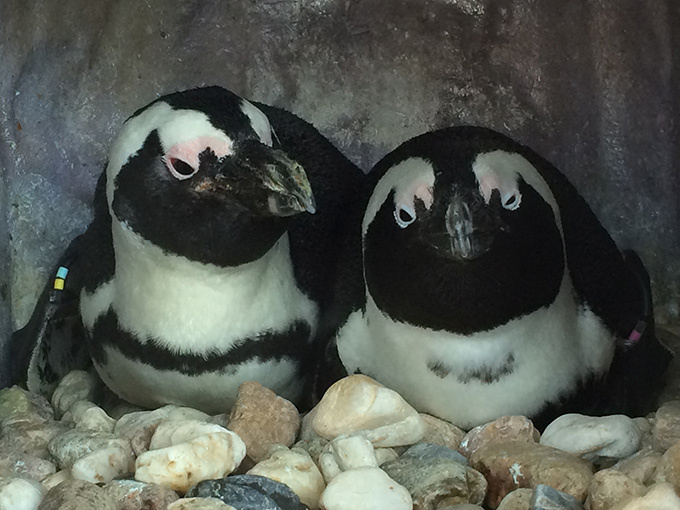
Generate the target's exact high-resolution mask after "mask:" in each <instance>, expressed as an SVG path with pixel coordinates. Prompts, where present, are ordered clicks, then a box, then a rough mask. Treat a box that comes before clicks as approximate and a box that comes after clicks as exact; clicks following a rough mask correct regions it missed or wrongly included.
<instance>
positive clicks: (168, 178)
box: [13, 87, 363, 413]
mask: <svg viewBox="0 0 680 510" xmlns="http://www.w3.org/2000/svg"><path fill="white" fill-rule="evenodd" d="M361 179H363V173H362V172H361V171H360V170H359V169H358V168H356V167H355V166H354V165H353V164H351V163H350V162H349V161H348V160H347V159H346V158H345V157H344V156H342V155H341V154H340V152H339V151H338V150H337V149H335V147H333V146H332V145H331V143H330V142H329V141H328V140H326V139H325V138H324V137H323V136H322V135H321V134H320V133H319V132H318V131H316V129H314V128H313V127H312V126H311V125H310V124H308V123H307V122H305V121H303V120H302V119H300V118H298V117H296V116H294V115H293V114H291V113H289V112H287V111H285V110H282V109H279V108H275V107H271V106H267V105H263V104H259V103H252V102H249V101H247V100H245V99H242V98H240V97H238V96H237V95H235V94H233V93H232V92H230V91H228V90H225V89H223V88H220V87H206V88H200V89H192V90H188V91H184V92H177V93H174V94H170V95H167V96H164V97H161V98H160V99H158V100H156V101H154V102H153V103H151V104H149V105H148V106H146V107H144V108H142V109H141V110H139V111H137V112H136V113H134V115H132V116H131V117H130V118H129V119H128V120H127V121H126V122H125V124H124V126H123V128H122V131H121V132H120V135H119V137H118V139H117V141H116V142H115V143H114V144H113V146H112V148H111V151H110V155H109V161H108V165H107V168H106V170H105V172H104V173H103V174H102V176H101V177H100V179H99V181H98V183H97V189H96V191H95V199H94V210H95V216H94V220H93V221H92V223H91V225H90V226H89V228H88V229H87V231H86V232H85V233H84V234H82V235H81V236H80V237H78V238H76V239H75V240H74V241H73V242H72V243H71V245H70V246H69V247H68V249H67V250H66V253H65V254H64V256H63V257H62V259H61V260H60V261H59V264H58V265H57V267H56V268H55V273H54V278H53V280H51V281H50V283H49V284H48V286H47V287H46V289H45V291H44V292H43V295H42V296H41V298H40V300H39V302H38V305H37V306H36V309H35V311H34V313H33V316H32V318H31V320H30V321H29V323H28V324H27V325H26V326H25V327H24V328H23V329H22V330H20V331H18V332H17V333H15V335H14V338H13V350H14V354H13V357H14V359H16V360H17V361H18V363H17V366H18V367H19V369H18V371H17V373H16V374H15V376H16V378H17V379H26V382H27V386H28V388H29V389H31V390H35V391H40V392H42V393H49V392H50V391H51V390H52V389H53V388H54V386H55V384H56V382H57V381H58V379H59V377H60V376H63V375H64V374H65V373H67V372H68V371H69V370H70V369H72V368H78V367H81V366H84V365H85V364H86V363H87V362H89V360H90V358H91V360H92V362H93V363H94V367H95V368H96V370H97V372H98V373H99V375H100V376H101V378H102V380H103V381H104V383H105V384H106V385H107V386H108V387H109V388H110V389H112V390H113V391H114V392H115V393H116V394H118V395H119V396H120V397H122V398H123V399H125V400H127V401H130V402H133V403H135V404H139V405H141V406H145V407H155V406H159V405H163V404H168V403H172V404H179V405H188V406H191V407H194V408H198V409H202V410H204V411H206V412H211V413H216V412H224V411H225V410H226V409H228V408H229V407H230V406H231V405H232V404H233V401H234V399H235V396H236V390H237V388H238V386H239V384H240V383H241V382H243V381H247V380H256V381H259V382H261V383H262V384H263V385H264V386H267V387H269V388H271V389H272V390H274V391H275V392H277V393H278V394H279V395H282V396H284V397H286V398H289V399H291V400H293V401H299V399H300V397H301V391H302V388H303V385H304V382H305V373H306V371H307V370H308V367H307V364H308V362H309V361H310V359H309V357H310V354H311V352H312V350H313V345H312V340H313V338H314V337H315V334H316V331H317V329H318V325H319V320H320V316H321V314H323V312H324V309H325V308H326V306H327V303H328V300H329V297H330V296H329V292H328V285H327V281H328V280H329V279H330V278H332V277H333V276H334V273H333V271H334V267H335V263H336V257H337V250H336V249H335V243H336V242H337V241H336V238H337V235H336V234H337V229H338V225H339V223H338V222H339V220H341V219H342V218H343V215H342V214H339V211H342V210H343V209H344V207H345V200H346V199H347V197H348V196H351V195H352V194H353V193H354V187H355V186H356V185H357V183H358V182H360V180H361ZM85 344H86V345H87V350H85V349H84V348H83V347H84V345H85Z"/></svg>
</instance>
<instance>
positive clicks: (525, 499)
mask: <svg viewBox="0 0 680 510" xmlns="http://www.w3.org/2000/svg"><path fill="white" fill-rule="evenodd" d="M533 495H534V491H533V490H532V489H515V490H514V491H512V492H508V494H506V496H505V497H504V498H503V500H502V501H501V503H500V504H499V505H498V508H497V509H496V510H532V509H531V506H529V502H530V501H531V497H532V496H533Z"/></svg>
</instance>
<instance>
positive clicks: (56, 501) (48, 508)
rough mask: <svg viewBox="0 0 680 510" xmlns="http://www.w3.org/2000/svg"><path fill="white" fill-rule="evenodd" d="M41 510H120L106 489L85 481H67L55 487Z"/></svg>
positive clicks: (43, 501)
mask: <svg viewBox="0 0 680 510" xmlns="http://www.w3.org/2000/svg"><path fill="white" fill-rule="evenodd" d="M39 510H118V508H117V505H116V503H115V502H114V501H113V499H112V498H111V496H109V495H108V494H107V493H106V491H104V489H102V488H101V487H98V486H97V485H95V484H93V483H90V482H85V481H83V480H67V481H65V482H63V483H60V484H59V485H57V486H56V487H53V488H52V489H50V490H49V491H47V494H45V497H44V498H43V500H42V503H40V507H39Z"/></svg>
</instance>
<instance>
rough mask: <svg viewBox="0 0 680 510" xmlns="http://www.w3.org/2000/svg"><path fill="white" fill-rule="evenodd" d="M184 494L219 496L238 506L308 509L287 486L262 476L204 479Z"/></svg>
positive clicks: (241, 508) (266, 509) (265, 509)
mask: <svg viewBox="0 0 680 510" xmlns="http://www.w3.org/2000/svg"><path fill="white" fill-rule="evenodd" d="M186 497H187V498H193V497H199V498H218V499H221V500H222V501H224V502H225V503H227V504H228V505H231V506H233V507H236V508H238V509H239V510H307V507H306V506H305V505H303V504H302V502H301V501H300V498H299V497H298V496H297V494H295V493H294V492H293V491H292V490H291V489H290V487H288V486H287V485H285V484H282V483H279V482H276V481H274V480H271V479H269V478H266V477H264V476H257V475H236V476H227V477H226V478H220V479H218V480H204V481H202V482H199V483H197V484H196V485H194V486H193V487H192V488H191V489H189V491H188V492H187V494H186Z"/></svg>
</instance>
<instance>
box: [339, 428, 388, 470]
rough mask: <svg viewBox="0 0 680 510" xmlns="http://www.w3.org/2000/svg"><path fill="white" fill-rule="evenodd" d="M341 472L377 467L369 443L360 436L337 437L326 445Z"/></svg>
mask: <svg viewBox="0 0 680 510" xmlns="http://www.w3.org/2000/svg"><path fill="white" fill-rule="evenodd" d="M328 447H330V449H331V450H332V452H333V455H334V456H335V461H336V462H337V463H338V467H339V468H340V469H341V470H342V471H347V470H348V469H355V468H360V467H378V459H377V458H376V456H375V449H374V448H373V445H372V444H371V442H370V441H369V440H368V439H366V438H364V437H361V436H344V435H343V436H338V437H336V438H335V439H333V441H331V442H330V443H329V445H328Z"/></svg>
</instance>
